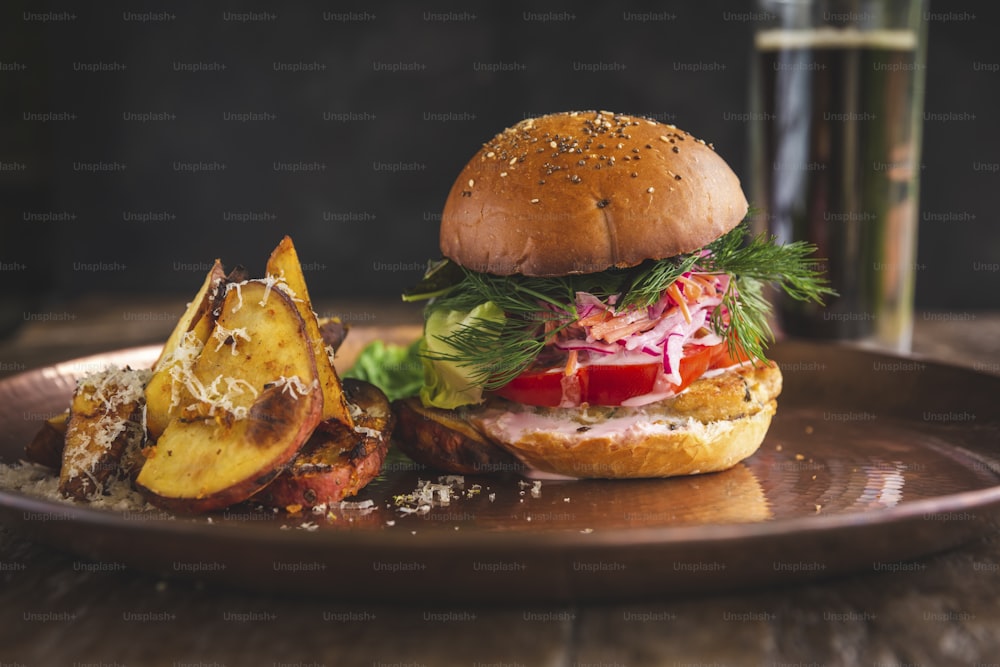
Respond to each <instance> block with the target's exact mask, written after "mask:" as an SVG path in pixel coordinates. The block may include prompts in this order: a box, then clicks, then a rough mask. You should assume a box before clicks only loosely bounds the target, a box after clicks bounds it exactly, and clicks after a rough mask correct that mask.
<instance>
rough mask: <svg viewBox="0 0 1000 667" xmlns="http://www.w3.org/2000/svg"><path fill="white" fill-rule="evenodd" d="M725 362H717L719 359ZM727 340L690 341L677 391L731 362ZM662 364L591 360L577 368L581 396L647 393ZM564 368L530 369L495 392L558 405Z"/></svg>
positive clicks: (608, 399)
mask: <svg viewBox="0 0 1000 667" xmlns="http://www.w3.org/2000/svg"><path fill="white" fill-rule="evenodd" d="M717 360H718V361H720V362H722V363H721V364H717V363H716V361H717ZM733 363H735V362H732V361H730V357H729V354H728V352H727V351H726V344H725V343H721V344H719V345H712V346H703V345H688V346H687V347H685V348H684V356H683V357H681V363H680V369H679V372H680V376H681V382H680V384H678V385H676V386H675V387H674V391H682V390H683V389H685V388H686V387H687V386H688V385H689V384H691V383H692V382H694V381H695V380H697V379H698V378H699V377H701V376H702V374H703V373H704V372H705V371H707V370H708V369H709V368H715V367H721V366H722V365H725V366H731V365H732V364H733ZM661 370H662V364H661V363H660V362H659V361H655V362H653V363H649V364H590V365H588V366H581V367H580V368H579V369H578V370H577V371H576V381H577V382H578V383H579V385H580V399H581V401H583V402H585V403H589V404H591V405H621V404H622V403H623V402H625V401H627V400H628V399H630V398H633V397H635V396H642V395H643V394H648V393H649V392H651V391H652V390H653V387H654V385H655V384H656V378H657V377H658V376H659V374H660V372H661ZM564 375H565V373H564V370H563V369H562V368H549V369H542V370H531V371H527V372H525V373H522V374H521V375H519V376H517V377H516V378H514V379H513V380H512V381H511V382H509V383H508V384H506V385H504V386H503V387H501V388H500V389H498V390H496V392H494V393H496V394H498V395H500V396H503V397H504V398H507V399H509V400H511V401H516V402H518V403H524V404H526V405H538V406H544V407H557V406H558V405H559V404H560V403H561V402H562V397H563V386H562V383H563V377H564Z"/></svg>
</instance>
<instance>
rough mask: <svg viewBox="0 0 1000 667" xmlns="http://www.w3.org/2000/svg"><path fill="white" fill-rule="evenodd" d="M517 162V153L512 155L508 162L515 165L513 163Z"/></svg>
mask: <svg viewBox="0 0 1000 667" xmlns="http://www.w3.org/2000/svg"><path fill="white" fill-rule="evenodd" d="M515 162H517V156H516V155H515V156H514V157H512V158H511V159H510V162H508V163H507V164H509V165H513V164H514V163H515Z"/></svg>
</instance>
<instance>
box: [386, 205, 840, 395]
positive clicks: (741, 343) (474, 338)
mask: <svg viewBox="0 0 1000 667" xmlns="http://www.w3.org/2000/svg"><path fill="white" fill-rule="evenodd" d="M703 250H704V251H707V252H704V251H695V252H692V253H687V254H684V255H678V256H676V257H670V258H666V259H661V260H658V261H648V262H644V263H642V264H640V265H638V266H635V267H631V268H628V269H608V270H606V271H602V272H600V273H593V274H579V275H568V276H559V277H552V278H539V277H528V276H521V275H514V276H495V275H492V274H486V273H479V272H476V271H471V270H468V269H465V268H463V267H460V266H459V265H457V264H455V263H453V262H450V261H448V260H444V261H443V262H438V263H436V264H434V265H432V266H431V268H430V269H429V270H428V273H427V274H426V276H425V278H424V280H423V281H421V282H420V283H419V284H417V285H416V286H415V287H414V288H413V289H411V290H409V291H408V292H407V293H406V294H405V295H404V297H403V298H404V299H405V300H407V301H419V300H422V299H429V300H430V303H429V304H428V311H429V312H430V311H434V310H439V309H440V310H457V311H470V310H472V309H473V308H475V307H476V306H478V305H480V304H482V303H486V302H488V301H489V302H493V303H494V304H496V306H497V307H498V308H500V309H501V310H502V311H503V312H504V313H505V315H506V318H505V319H504V321H503V322H496V321H485V320H479V321H477V322H476V323H475V324H474V325H469V326H463V327H461V328H458V329H456V330H454V331H452V332H451V333H449V334H447V335H445V336H442V337H441V340H442V341H444V342H446V343H448V345H450V346H451V347H452V348H453V349H454V352H453V353H451V354H439V355H438V356H436V357H434V359H436V360H441V361H448V362H452V363H456V364H458V365H460V366H462V367H466V368H468V369H469V371H470V372H469V377H470V380H471V381H472V382H474V383H476V384H478V385H480V386H481V387H482V388H483V389H486V390H491V389H497V388H499V387H502V386H503V385H505V384H507V383H508V382H510V380H512V379H513V378H514V377H516V376H517V375H519V374H520V373H521V372H523V371H524V370H525V369H527V368H528V367H529V366H530V365H531V363H532V362H533V361H534V360H535V358H536V357H537V356H538V354H539V353H540V352H541V351H542V350H543V349H544V348H545V346H546V344H547V343H549V342H550V341H551V340H552V339H553V337H554V336H555V335H556V334H557V333H558V332H559V331H561V330H562V329H564V328H565V327H567V326H569V325H571V324H572V323H573V322H574V321H575V320H576V319H577V318H578V314H577V310H576V295H577V293H578V292H589V293H590V294H593V295H594V296H596V297H597V298H598V299H600V300H601V301H604V302H607V301H608V299H610V298H611V297H617V299H618V300H617V302H616V303H615V305H614V307H615V308H616V309H617V310H621V309H623V308H627V307H635V308H646V307H649V306H651V305H653V304H655V303H656V302H657V301H658V300H659V299H660V298H661V297H662V295H663V293H664V291H666V290H667V288H669V287H670V285H671V284H673V282H674V281H675V280H677V278H678V277H680V276H681V275H683V274H684V273H686V272H688V271H692V270H697V271H699V272H701V273H720V274H728V275H729V276H730V281H729V287H728V289H727V291H726V293H725V294H724V295H723V299H722V303H721V305H720V306H719V307H717V308H716V309H715V310H714V311H713V313H712V317H711V324H712V328H713V329H714V330H715V332H716V333H718V334H719V335H721V336H724V337H725V338H726V339H727V341H728V343H729V347H730V351H731V352H734V353H735V352H737V351H738V350H740V349H742V350H744V351H745V352H746V353H747V354H748V355H750V357H751V358H752V359H759V360H762V361H763V360H765V356H764V350H765V348H766V346H767V343H768V342H770V341H771V340H773V334H772V332H771V329H770V327H769V325H768V316H769V314H770V312H771V306H770V304H769V303H768V301H767V300H766V299H765V298H764V295H763V287H764V285H765V284H766V283H774V284H776V285H778V286H780V287H781V288H782V289H783V290H784V291H785V292H786V293H787V294H788V295H789V296H791V297H792V298H794V299H798V300H808V301H815V302H817V303H822V299H823V297H824V296H825V295H833V294H835V292H834V291H833V290H832V289H830V288H829V286H828V285H827V283H826V281H825V280H824V278H823V276H822V273H821V272H820V271H818V270H816V269H815V268H814V266H815V261H816V260H813V259H809V256H810V255H811V254H812V253H813V252H814V251H815V246H812V245H810V244H807V243H803V242H795V243H788V244H784V245H777V244H775V242H774V238H773V237H767V236H766V235H764V234H760V235H757V236H755V237H753V238H748V229H747V225H746V223H745V222H744V223H741V224H740V225H738V226H737V227H735V228H734V229H732V230H731V231H729V232H728V233H726V234H725V235H723V236H721V237H719V238H718V239H716V240H715V241H713V242H712V243H710V244H708V245H707V246H705V248H704V249H703Z"/></svg>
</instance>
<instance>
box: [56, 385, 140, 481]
mask: <svg viewBox="0 0 1000 667" xmlns="http://www.w3.org/2000/svg"><path fill="white" fill-rule="evenodd" d="M148 376H149V373H148V371H138V370H131V369H128V368H126V369H118V368H111V369H107V370H104V371H100V372H97V373H92V374H90V375H88V376H86V377H84V378H82V379H81V380H80V382H79V383H78V384H77V389H76V392H75V393H74V394H73V402H72V404H71V406H70V412H69V421H68V422H67V425H66V437H65V442H64V446H63V450H62V464H61V466H60V470H59V492H60V493H61V494H62V495H63V496H64V497H67V498H75V499H77V500H88V499H90V498H93V497H95V496H97V495H100V494H102V493H104V491H105V490H106V489H107V486H108V484H109V483H110V482H111V481H112V480H113V479H116V478H117V477H118V475H119V474H120V472H121V470H122V468H121V461H122V458H123V457H124V456H125V455H126V452H127V451H128V450H129V449H130V448H133V449H134V448H137V447H139V446H140V445H141V443H142V441H143V439H144V437H145V432H144V429H143V428H142V421H141V409H142V395H143V394H142V389H143V386H144V385H145V382H146V380H147V379H148Z"/></svg>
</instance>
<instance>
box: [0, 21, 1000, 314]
mask: <svg viewBox="0 0 1000 667" xmlns="http://www.w3.org/2000/svg"><path fill="white" fill-rule="evenodd" d="M986 4H987V3H981V4H973V3H949V5H948V7H947V9H944V8H942V7H938V6H933V7H932V8H931V12H930V13H928V14H926V15H925V16H926V18H927V20H928V24H929V25H928V29H929V48H928V65H927V70H926V74H927V78H926V81H927V83H926V91H927V92H926V104H925V107H926V110H927V114H926V115H925V120H924V137H925V141H924V153H923V158H922V160H921V162H922V179H923V185H922V193H921V207H920V208H921V221H920V231H919V236H920V241H919V253H918V262H917V270H918V274H917V278H918V279H917V297H916V298H917V305H918V307H919V308H923V309H952V310H955V309H959V310H961V309H977V308H981V307H993V308H996V307H998V306H1000V280H998V276H1000V272H998V270H997V267H996V262H998V261H1000V260H998V258H1000V229H998V226H997V224H996V223H995V220H994V217H993V209H994V205H995V203H996V201H997V192H998V190H1000V173H998V171H997V169H1000V155H998V150H1000V149H998V147H1000V129H998V124H997V118H998V115H997V111H998V106H1000V96H998V89H1000V71H998V69H1000V49H998V48H997V46H996V40H995V34H994V31H995V26H996V25H997V22H996V18H997V14H998V12H997V10H996V9H995V8H994V7H995V5H993V6H990V7H986V6H985V5H986ZM210 5H212V6H210ZM750 9H751V8H750V6H749V5H746V4H744V3H735V2H718V1H712V2H709V1H701V2H697V3H694V2H686V3H657V4H655V5H654V4H640V3H596V4H592V5H591V4H588V5H583V4H580V3H573V4H560V3H555V2H552V3H548V2H545V3H532V4H527V5H517V4H512V3H498V4H495V5H491V6H480V5H475V4H470V3H463V4H455V3H445V4H437V3H432V4H427V3H413V2H395V3H392V2H384V3H377V4H372V3H369V4H358V5H357V6H353V7H351V6H344V5H342V4H340V3H337V4H334V3H326V4H321V3H295V4H294V5H287V6H286V5H284V4H281V3H273V2H272V3H250V5H249V6H238V5H228V6H222V7H217V6H214V3H206V4H205V5H204V6H202V5H201V4H196V3H183V4H174V3H163V4H161V5H153V6H151V7H149V6H147V7H143V6H142V5H139V4H135V3H119V4H115V3H102V4H101V5H100V6H99V7H98V6H96V5H95V6H90V5H81V6H76V5H73V4H71V3H70V4H64V5H58V6H51V7H47V6H45V5H35V4H31V5H20V4H17V3H15V4H14V5H10V4H7V5H5V8H4V9H2V10H0V37H2V39H0V99H2V106H0V129H2V136H0V195H2V199H0V213H2V218H0V225H2V226H0V267H2V268H3V270H0V288H2V294H3V297H2V300H0V307H2V308H3V309H4V310H5V311H6V315H7V318H6V319H7V320H8V321H15V322H16V321H17V320H20V319H28V318H29V313H31V312H34V311H37V310H45V309H49V310H51V309H54V308H59V307H61V306H62V305H64V304H68V303H72V301H73V299H76V298H79V297H80V296H82V295H92V294H95V293H116V292H129V293H133V294H135V293H139V292H143V293H145V292H154V293H158V294H180V295H187V296H190V295H192V294H193V293H194V291H195V289H196V288H197V287H198V285H199V284H200V281H201V279H202V276H203V274H204V272H205V270H207V268H208V265H209V263H210V262H211V261H212V260H213V259H214V258H216V257H220V258H221V259H222V260H223V261H224V262H226V263H227V265H229V266H231V265H233V264H236V263H243V264H245V265H247V266H248V267H249V268H250V269H251V270H252V272H256V273H257V274H258V275H259V274H260V272H261V271H262V270H263V263H264V260H265V259H266V257H267V254H268V253H269V251H270V250H271V248H273V246H274V245H275V244H276V243H277V242H278V241H279V240H280V238H281V236H282V235H284V234H289V235H291V236H292V238H293V239H294V241H295V243H296V246H297V247H298V249H299V255H300V258H301V259H302V261H303V263H304V268H305V270H306V277H307V280H308V281H309V285H310V289H311V291H312V293H313V296H314V297H317V296H318V297H321V298H332V299H336V298H338V297H347V296H350V297H352V298H357V297H362V298H364V297H385V298H394V297H395V296H396V295H398V293H399V292H400V291H401V290H402V289H403V288H405V287H406V286H408V285H410V284H411V283H413V282H414V281H415V280H417V279H418V278H419V277H420V275H421V272H422V270H423V267H424V265H425V263H426V261H427V260H428V259H429V258H433V257H436V256H437V255H438V250H437V228H438V219H439V218H438V214H439V211H440V209H441V206H442V203H443V201H444V199H445V196H446V195H447V192H448V189H449V187H450V185H451V183H452V180H453V179H454V177H455V175H456V174H457V173H458V171H459V170H460V168H461V167H462V166H463V165H464V163H465V162H466V161H467V160H468V159H469V158H470V157H471V156H472V154H473V153H474V152H475V151H476V150H477V149H478V148H479V146H480V145H481V144H482V143H483V142H485V141H486V140H488V139H489V138H490V137H492V135H493V134H494V133H496V132H497V131H499V130H500V129H502V128H503V127H505V126H508V125H510V124H512V123H514V122H516V121H518V120H520V119H522V118H524V117H526V116H531V115H537V114H540V113H545V112H550V111H559V110H566V109H587V108H601V109H609V110H613V111H622V112H629V113H635V114H644V115H649V116H652V117H654V118H656V119H658V120H661V121H666V122H672V123H676V124H677V125H679V126H680V127H682V128H684V129H686V130H688V131H690V132H691V133H693V134H694V135H696V136H698V137H701V138H704V139H706V140H708V141H711V142H713V143H714V144H715V147H716V149H717V150H718V152H719V153H720V154H722V155H723V156H724V157H725V158H726V159H727V160H728V161H729V162H730V164H731V165H732V166H733V167H734V169H735V170H736V171H737V173H738V174H740V176H741V178H742V179H743V180H744V181H745V182H746V181H747V174H746V167H745V165H746V163H747V156H746V145H747V134H748V121H747V120H746V118H745V116H743V114H745V112H746V111H747V92H748V82H747V81H748V72H749V53H750V44H751V29H752V23H751V21H750V20H749V17H748V16H747V13H748V12H749V11H750ZM143 12H152V14H151V15H149V16H145V15H143ZM246 12H252V14H251V15H250V16H240V15H241V14H243V13H246ZM642 12H651V13H652V14H651V15H648V16H637V15H636V14H637V13H642ZM196 67H201V68H203V71H191V70H192V69H193V68H196ZM296 67H297V68H298V69H300V70H302V71H290V70H291V69H294V68H296ZM94 69H98V70H100V71H91V70H94ZM695 70H700V71H695ZM38 114H55V117H49V119H48V120H43V119H44V118H45V117H44V116H39V115H38ZM246 114H256V116H254V117H253V118H254V119H252V120H245V118H246V116H245V115H246ZM194 165H201V166H203V167H206V166H207V168H204V169H203V170H202V171H200V172H197V173H193V172H192V171H191V169H192V167H193V166H194ZM293 169H297V171H293Z"/></svg>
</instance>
